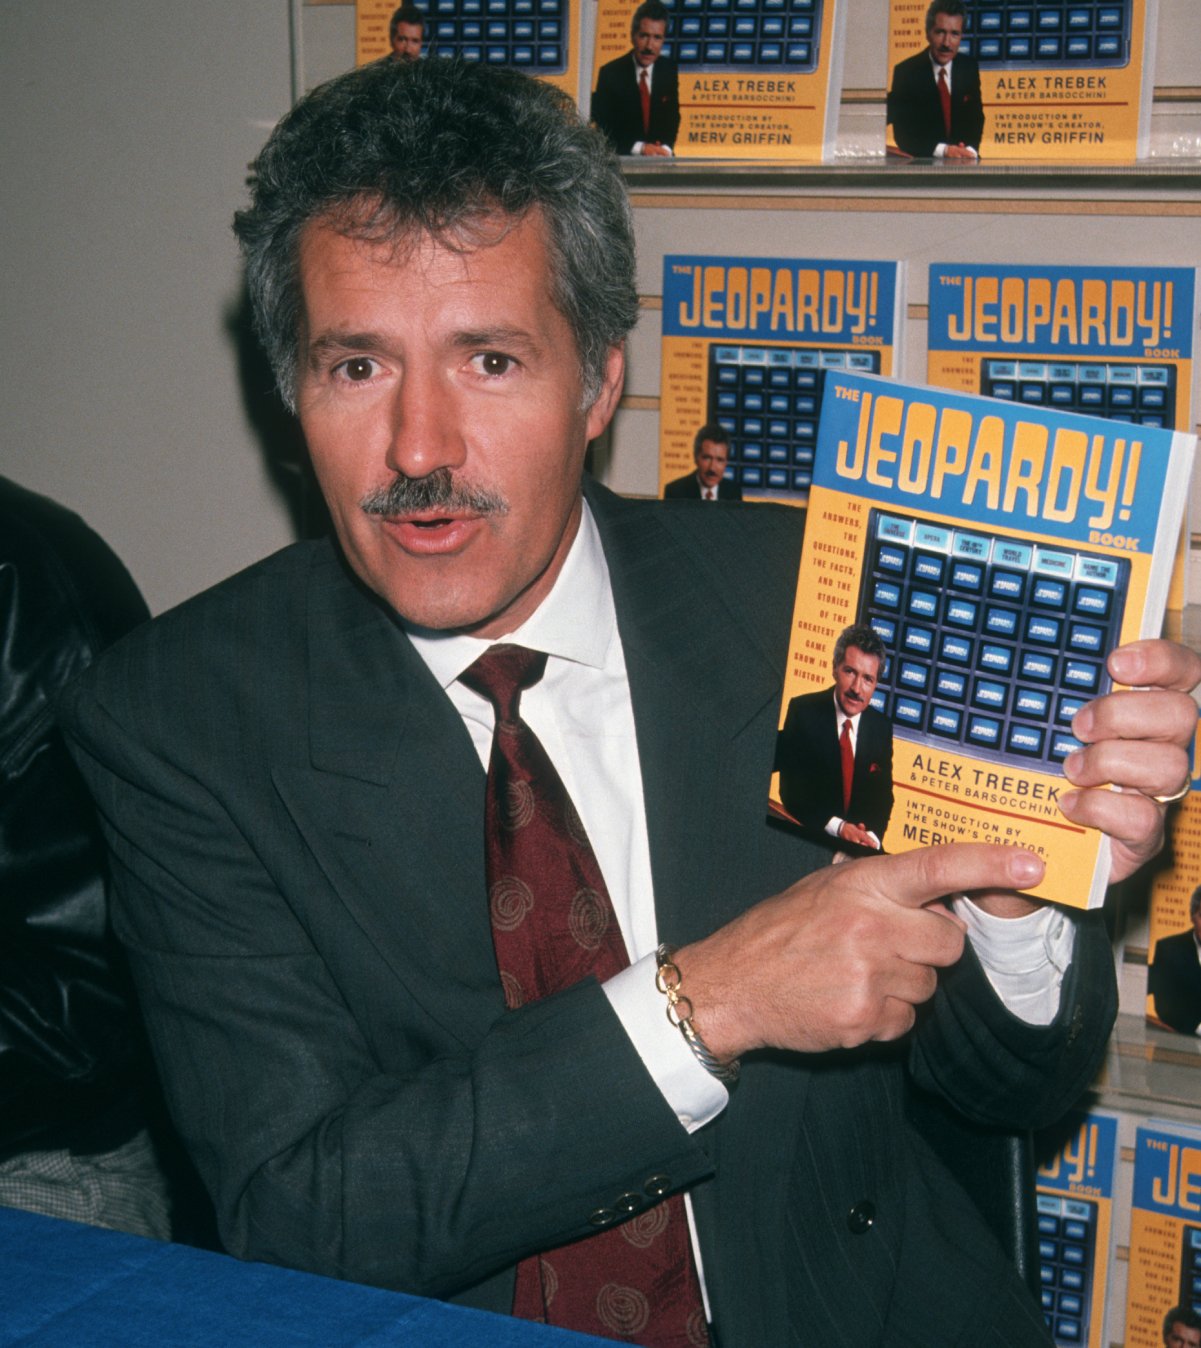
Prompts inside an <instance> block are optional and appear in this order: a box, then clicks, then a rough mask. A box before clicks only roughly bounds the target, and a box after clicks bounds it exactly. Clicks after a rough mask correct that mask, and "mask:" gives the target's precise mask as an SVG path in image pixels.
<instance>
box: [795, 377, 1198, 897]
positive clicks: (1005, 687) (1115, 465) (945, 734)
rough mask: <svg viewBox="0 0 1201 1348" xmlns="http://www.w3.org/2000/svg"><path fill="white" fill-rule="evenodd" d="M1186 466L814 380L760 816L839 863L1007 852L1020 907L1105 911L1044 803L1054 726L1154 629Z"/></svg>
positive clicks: (936, 395) (900, 395) (1119, 446)
mask: <svg viewBox="0 0 1201 1348" xmlns="http://www.w3.org/2000/svg"><path fill="white" fill-rule="evenodd" d="M1194 451H1195V441H1194V439H1193V437H1191V436H1186V435H1183V434H1181V433H1179V432H1174V431H1169V430H1163V429H1157V428H1154V427H1134V426H1127V425H1121V424H1116V423H1114V422H1110V421H1104V420H1100V419H1098V418H1092V417H1088V418H1086V417H1081V416H1078V415H1075V414H1064V413H1060V412H1056V411H1054V410H1052V409H1050V408H1046V407H1022V406H1019V405H1015V404H1013V403H1008V402H1001V401H998V400H996V399H992V398H980V397H973V396H969V395H966V394H958V393H949V392H946V391H944V390H940V389H931V388H924V387H915V386H908V385H904V384H898V383H892V382H890V381H888V380H884V379H881V378H878V377H875V376H871V375H860V374H852V373H844V372H842V371H833V370H832V371H828V372H827V373H826V375H825V388H824V394H823V403H822V415H821V422H820V425H819V428H818V443H817V451H816V455H815V462H814V470H813V485H812V487H811V489H810V494H809V504H808V520H807V527H806V533H805V541H804V547H803V550H802V556H801V566H800V574H799V577H798V582H797V599H796V606H795V610H794V616H793V625H792V638H791V643H790V649H789V656H788V666H787V669H786V671H785V683H784V697H783V702H782V705H781V709H780V730H781V733H780V740H779V745H778V749H777V764H776V767H777V771H776V772H775V773H773V776H772V785H771V791H770V801H769V808H770V810H771V811H772V812H773V813H775V814H777V815H778V816H779V817H783V818H791V819H792V820H793V821H794V823H795V824H796V826H797V827H799V828H801V829H802V831H805V832H807V833H809V834H810V835H812V836H814V837H815V839H816V840H817V841H824V842H827V843H829V844H830V845H831V846H833V847H838V848H839V850H843V849H842V847H841V842H835V840H834V838H833V837H832V836H831V834H832V830H831V825H832V824H838V825H839V826H840V827H839V833H840V838H841V839H845V840H849V841H850V842H851V843H853V844H854V845H855V846H856V847H859V848H866V849H867V850H875V848H876V847H879V846H881V845H882V847H883V850H885V851H888V852H900V851H906V850H910V849H912V848H916V847H923V846H929V845H937V844H940V843H946V842H956V841H964V842H977V841H985V842H994V843H999V844H1005V845H1010V846H1022V847H1026V848H1029V849H1030V850H1032V851H1034V852H1036V853H1038V854H1039V855H1040V856H1041V857H1042V858H1043V859H1044V861H1045V862H1046V866H1047V872H1046V876H1045V878H1044V880H1043V882H1042V883H1041V884H1040V885H1039V886H1038V887H1037V888H1036V889H1035V890H1033V891H1032V893H1034V894H1035V895H1037V896H1038V897H1040V898H1043V899H1048V900H1051V901H1054V902H1058V903H1061V904H1065V905H1067V906H1069V907H1075V908H1092V907H1096V906H1098V905H1100V903H1101V902H1102V901H1103V899H1104V894H1105V889H1106V884H1107V881H1108V874H1109V852H1108V847H1107V846H1106V845H1105V841H1104V838H1103V836H1102V835H1101V834H1100V833H1098V832H1097V831H1095V830H1093V829H1086V828H1082V827H1080V826H1078V825H1075V824H1072V823H1071V822H1070V821H1069V820H1068V819H1067V818H1066V817H1065V816H1064V815H1063V814H1062V813H1061V812H1060V809H1059V805H1058V798H1059V794H1060V792H1061V790H1063V789H1064V787H1065V778H1064V775H1063V764H1064V761H1065V760H1066V759H1067V758H1068V756H1069V755H1070V754H1071V753H1072V752H1073V751H1074V750H1075V749H1076V748H1078V747H1079V745H1078V742H1077V741H1076V740H1075V738H1074V737H1073V735H1072V720H1073V717H1074V715H1075V713H1076V711H1078V710H1079V708H1080V707H1081V706H1082V705H1083V704H1084V703H1085V702H1087V701H1088V700H1089V699H1090V698H1092V697H1095V696H1098V695H1100V694H1103V693H1105V692H1107V691H1108V690H1109V688H1110V686H1111V680H1110V677H1109V675H1108V672H1107V669H1106V664H1105V661H1106V656H1107V654H1108V652H1109V651H1110V650H1112V649H1113V648H1114V647H1115V646H1118V645H1120V644H1122V643H1123V642H1126V641H1131V640H1134V639H1136V638H1139V637H1146V636H1151V635H1158V633H1159V631H1160V628H1161V624H1162V622H1163V613H1164V603H1165V600H1166V597H1167V589H1168V581H1169V575H1170V571H1171V562H1172V557H1173V553H1174V546H1175V541H1176V539H1177V537H1178V535H1179V530H1180V519H1181V513H1182V511H1183V504H1184V497H1185V495H1186V492H1187V483H1188V473H1189V467H1190V465H1191V463H1192V458H1193V453H1194ZM840 638H842V643H841V646H840ZM848 647H849V651H848ZM840 719H846V720H852V725H851V726H850V727H846V726H844V727H843V729H842V731H841V732H839V731H838V729H837V725H838V721H839V720H840ZM847 736H849V737H850V738H851V739H852V740H853V741H855V742H854V743H852V744H851V746H850V751H849V755H848V750H847V748H846V746H844V745H843V744H842V739H843V738H844V737H847ZM861 751H862V760H861V756H860V754H861ZM823 791H824V794H823ZM832 792H833V793H834V794H833V795H831V793H832ZM860 799H862V800H864V801H865V802H866V803H865V804H863V805H862V806H861V805H860V804H859V801H860ZM842 825H846V826H849V830H848V829H843V828H842V827H841V826H842Z"/></svg>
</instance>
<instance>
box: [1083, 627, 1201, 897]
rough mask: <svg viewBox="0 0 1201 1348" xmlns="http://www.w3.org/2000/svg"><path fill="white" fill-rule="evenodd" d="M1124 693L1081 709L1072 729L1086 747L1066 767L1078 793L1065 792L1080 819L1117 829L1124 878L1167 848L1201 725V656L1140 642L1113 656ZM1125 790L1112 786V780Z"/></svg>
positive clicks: (1169, 644)
mask: <svg viewBox="0 0 1201 1348" xmlns="http://www.w3.org/2000/svg"><path fill="white" fill-rule="evenodd" d="M1107 664H1108V668H1109V672H1110V674H1111V675H1112V677H1113V679H1114V681H1115V682H1117V683H1123V684H1126V685H1128V687H1127V688H1125V689H1122V690H1121V691H1116V692H1112V693H1107V694H1106V695H1105V696H1104V697H1099V698H1095V699H1094V700H1093V701H1092V702H1090V703H1089V704H1088V705H1087V706H1085V707H1083V708H1081V710H1080V711H1079V712H1077V713H1076V719H1075V720H1074V721H1073V722H1072V732H1073V734H1074V735H1075V736H1076V738H1077V739H1078V740H1082V741H1083V742H1084V744H1085V745H1086V747H1085V748H1084V749H1081V750H1078V751H1077V752H1076V753H1074V754H1071V755H1070V756H1069V757H1068V759H1067V761H1066V762H1065V763H1064V765H1063V767H1064V773H1065V775H1066V776H1067V779H1068V781H1070V782H1071V783H1072V785H1073V786H1075V787H1078V788H1079V789H1078V790H1076V791H1069V792H1068V793H1067V794H1066V795H1063V796H1061V797H1060V801H1059V804H1060V808H1061V809H1062V810H1063V812H1064V814H1066V815H1067V817H1068V818H1069V819H1070V820H1071V821H1072V822H1073V823H1074V824H1088V825H1090V826H1091V827H1093V828H1099V829H1101V830H1102V831H1103V832H1105V833H1108V834H1109V838H1110V851H1111V855H1112V857H1113V869H1112V872H1111V878H1112V879H1113V880H1115V881H1116V880H1124V879H1125V878H1126V876H1128V875H1130V874H1132V873H1133V872H1134V871H1136V870H1138V868H1139V867H1140V866H1141V865H1142V864H1143V863H1144V862H1145V861H1147V860H1149V859H1150V858H1151V857H1153V856H1154V855H1155V854H1156V852H1158V851H1159V849H1160V848H1161V847H1162V846H1163V824H1164V815H1165V814H1166V813H1167V806H1166V804H1165V803H1164V802H1162V801H1160V800H1157V799H1156V797H1157V796H1162V797H1172V796H1176V795H1177V794H1178V793H1179V791H1180V790H1181V788H1182V787H1184V786H1187V785H1188V782H1189V749H1190V747H1191V746H1192V743H1193V737H1194V735H1195V734H1196V730H1197V705H1196V703H1195V702H1194V701H1193V699H1192V697H1191V696H1190V692H1191V690H1192V689H1193V688H1195V687H1196V686H1197V684H1198V683H1199V682H1201V656H1198V655H1197V653H1196V652H1195V651H1190V650H1188V649H1187V648H1186V647H1184V646H1179V645H1177V644H1176V643H1175V642H1173V641H1135V642H1131V644H1130V645H1128V646H1120V647H1119V648H1118V649H1117V650H1116V651H1114V652H1112V654H1111V655H1110V657H1109V660H1108V662H1107ZM1111 784H1112V785H1113V786H1117V787H1120V788H1121V790H1120V791H1108V790H1106V789H1104V788H1105V787H1106V786H1108V785H1111Z"/></svg>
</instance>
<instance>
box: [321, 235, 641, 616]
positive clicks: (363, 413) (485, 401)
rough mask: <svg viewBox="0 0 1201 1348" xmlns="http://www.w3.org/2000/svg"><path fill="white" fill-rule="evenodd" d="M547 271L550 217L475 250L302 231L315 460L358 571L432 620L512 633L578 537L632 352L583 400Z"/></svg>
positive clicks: (614, 354)
mask: <svg viewBox="0 0 1201 1348" xmlns="http://www.w3.org/2000/svg"><path fill="white" fill-rule="evenodd" d="M548 277H549V272H548V259H547V247H546V243H545V235H544V226H543V224H542V220H541V217H540V216H539V215H538V214H537V213H536V212H535V213H531V214H530V215H528V216H526V217H525V218H524V219H523V220H522V221H521V222H520V223H519V224H517V225H516V226H514V227H512V228H511V229H510V230H509V232H508V233H507V234H506V235H505V236H504V237H503V238H502V239H501V240H500V242H499V243H495V244H492V245H490V246H485V247H480V248H476V249H474V250H472V251H470V252H462V253H459V252H452V251H450V250H449V249H447V248H444V247H442V246H441V245H440V244H437V243H435V242H433V241H432V240H431V239H429V238H428V237H422V238H418V239H417V240H415V241H414V242H413V244H412V246H411V247H406V248H399V249H398V248H394V247H392V246H391V245H390V244H387V243H378V244H375V243H366V242H361V241H355V240H352V239H348V238H346V237H345V236H344V235H342V234H339V233H337V232H336V231H335V230H334V229H333V228H332V227H330V225H328V224H327V223H324V222H321V221H314V222H312V223H310V224H309V225H308V226H307V227H306V229H305V231H304V233H303V234H302V236H301V242H300V281H301V293H302V300H303V308H302V320H301V328H300V366H299V370H298V372H297V373H298V410H299V413H300V421H301V425H302V426H303V428H304V433H305V437H306V439H307V441H308V446H309V451H310V453H311V455H312V459H313V467H314V469H315V470H316V473H317V478H318V481H319V482H320V484H321V490H322V493H323V494H324V496H325V500H326V503H327V505H328V506H329V509H330V514H331V516H332V518H333V523H334V528H335V529H336V531H337V535H338V540H339V542H340V543H341V545H342V549H343V551H344V552H345V554H346V557H347V560H348V561H349V562H350V565H351V566H352V567H353V568H354V570H355V572H356V573H357V574H358V575H359V576H360V577H361V579H362V580H363V581H365V582H366V584H367V585H368V586H370V587H371V589H372V590H374V591H375V592H376V593H377V594H379V595H381V596H382V597H383V598H384V599H385V600H387V602H388V603H389V604H391V605H392V607H393V608H394V609H395V610H396V612H397V613H399V614H400V615H401V616H402V617H403V618H405V619H407V620H409V621H411V622H413V623H416V624H419V625H420V626H423V627H430V628H437V629H450V628H454V629H469V630H472V631H474V632H476V633H477V634H478V635H480V636H487V637H496V636H501V635H504V634H505V633H506V632H510V631H512V630H513V628H514V627H516V626H517V625H518V624H519V623H521V622H522V621H523V620H524V619H525V618H526V617H528V616H529V615H530V614H531V613H532V612H533V611H534V610H535V609H536V608H537V607H538V605H539V604H540V603H541V602H542V600H543V598H545V596H546V594H547V593H548V592H549V590H550V588H551V585H552V584H553V583H554V579H555V577H556V576H557V575H558V573H559V570H560V568H561V566H562V564H563V560H564V558H565V557H566V555H567V552H568V549H569V548H570V546H571V541H572V539H573V538H574V536H575V531H576V527H577V525H578V523H579V518H580V509H581V496H580V475H581V471H582V467H583V459H584V451H585V449H586V448H587V444H588V441H589V440H590V439H592V438H593V437H594V436H596V435H598V434H599V433H600V432H601V431H602V430H603V429H604V427H605V426H606V425H607V424H608V421H609V418H610V417H611V415H612V413H613V409H614V407H615V405H616V402H617V397H618V395H619V392H620V388H621V379H622V372H623V361H622V354H621V351H620V349H619V348H614V349H613V350H612V351H611V352H610V353H609V358H608V363H607V367H606V372H605V380H604V384H603V387H602V390H601V393H600V396H599V397H598V399H597V401H596V402H595V403H594V404H593V406H592V407H591V408H590V409H588V410H581V407H580V402H581V393H580V371H579V362H578V359H577V356H576V344H575V340H574V338H573V335H572V332H571V328H570V327H569V325H568V323H567V320H566V319H565V318H564V317H563V315H562V314H561V313H560V312H559V310H558V309H556V308H555V306H554V305H553V304H552V302H551V298H550V290H549V281H548ZM414 483H416V486H417V495H416V497H414V496H413V493H412V491H409V496H408V499H407V500H406V499H405V497H404V490H405V489H406V487H408V488H411V487H412V486H413V484H414ZM393 484H396V487H395V488H394V492H393V495H392V497H391V498H389V497H388V495H387V489H388V488H389V487H392V486H393ZM446 486H449V487H450V488H451V490H450V492H449V499H447V495H446V494H445V493H443V494H442V495H441V496H440V495H439V494H438V492H437V489H438V488H439V487H443V488H445V487H446ZM431 491H432V492H433V496H432V500H431V499H430V492H431ZM397 492H399V493H400V495H399V496H398V495H397ZM422 494H425V497H426V499H424V500H423V499H422ZM373 495H374V498H375V500H374V503H373V505H374V508H373V509H372V510H366V509H364V506H363V503H364V501H369V500H371V498H372V496H373Z"/></svg>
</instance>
